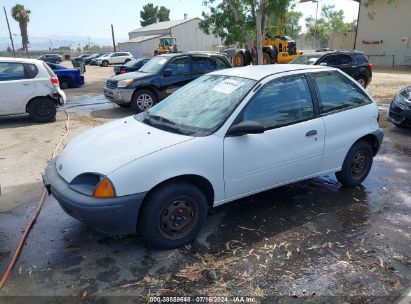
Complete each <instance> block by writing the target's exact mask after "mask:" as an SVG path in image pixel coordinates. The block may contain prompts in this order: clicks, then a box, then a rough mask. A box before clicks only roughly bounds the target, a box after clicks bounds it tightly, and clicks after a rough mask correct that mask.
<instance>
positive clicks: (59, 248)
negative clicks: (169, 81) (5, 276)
mask: <svg viewBox="0 0 411 304" xmlns="http://www.w3.org/2000/svg"><path fill="white" fill-rule="evenodd" d="M112 74H113V68H112V67H108V68H101V67H90V66H87V71H86V74H85V75H86V85H85V86H84V87H82V88H79V89H68V90H66V94H67V100H68V102H67V106H66V108H65V109H67V112H69V113H70V114H69V115H70V129H71V132H70V137H69V139H70V138H72V137H73V136H75V135H77V134H79V133H81V132H83V131H85V130H87V129H89V128H92V127H94V126H97V125H100V124H102V123H105V122H108V121H111V120H113V119H118V118H121V117H125V116H128V115H132V113H131V111H130V110H129V109H124V108H119V107H117V106H115V105H113V104H111V103H108V102H107V101H106V100H105V99H104V97H103V96H102V88H103V86H104V83H105V81H106V79H107V78H108V77H109V76H111V75H112ZM410 84H411V72H410V71H392V70H382V71H378V70H375V71H374V75H373V80H372V84H371V85H370V86H369V92H370V93H371V95H372V96H373V97H374V98H375V99H376V100H377V102H378V104H379V106H380V111H381V115H382V116H381V121H380V125H381V128H383V130H384V132H385V139H384V144H383V147H382V148H381V151H380V153H379V154H378V156H377V157H376V159H375V163H374V167H373V169H372V171H371V174H370V176H369V178H368V179H367V181H366V182H365V183H364V186H362V187H358V188H356V189H341V188H340V187H339V185H338V183H337V182H336V181H335V179H334V178H333V177H332V176H325V177H322V178H317V179H312V180H309V181H304V182H300V183H296V184H293V185H289V186H285V187H281V188H278V189H274V190H271V191H267V192H264V193H262V194H259V195H255V196H252V197H249V198H246V199H242V200H240V201H237V202H235V203H233V204H229V205H227V206H223V207H220V208H217V209H215V210H212V211H211V213H210V216H209V221H208V225H207V227H206V228H205V229H204V230H203V232H202V233H201V235H200V236H199V237H198V238H197V240H196V241H195V242H193V243H192V244H190V245H188V246H186V247H183V248H180V249H176V250H171V251H155V250H151V249H150V248H148V247H147V246H146V245H145V244H144V242H143V241H142V240H141V239H140V237H139V236H137V237H136V236H128V237H121V238H116V237H108V236H105V235H102V234H100V233H98V232H95V231H94V230H92V229H90V228H88V227H87V226H85V225H84V224H82V223H80V222H78V221H76V220H75V219H72V218H70V217H69V216H67V215H66V214H65V213H64V212H63V211H62V210H61V208H60V207H59V206H58V204H57V203H56V201H55V200H54V199H53V198H52V197H48V198H47V201H46V204H45V207H44V210H43V211H42V214H41V215H40V218H39V220H38V222H37V224H36V225H35V226H34V229H33V232H32V234H31V235H30V237H29V239H28V241H27V244H26V247H25V249H24V252H23V255H22V257H21V258H20V260H19V261H18V263H17V265H16V268H15V270H14V272H13V274H12V276H11V278H10V280H9V282H8V284H7V285H6V287H5V288H4V289H3V290H1V291H0V302H1V296H2V295H3V296H7V295H9V296H10V295H17V294H18V295H27V296H32V295H38V296H62V295H64V296H77V297H82V296H84V297H85V298H86V299H87V298H91V299H93V298H94V297H98V298H104V301H102V303H110V302H111V301H113V302H116V301H115V300H116V298H113V297H115V296H119V295H123V296H124V295H126V296H133V297H136V296H139V297H141V299H145V300H147V297H149V296H150V295H193V293H195V294H197V295H250V296H255V297H256V298H257V299H266V300H270V299H271V300H273V299H275V297H277V296H281V295H286V296H291V298H290V302H284V303H300V302H291V300H293V299H298V298H300V297H307V296H308V297H310V299H314V300H318V299H322V298H318V297H325V298H323V299H325V300H326V301H331V302H332V303H337V302H340V299H342V300H344V301H348V302H349V303H365V302H366V299H371V301H368V300H367V301H368V302H369V303H394V302H395V300H396V299H398V298H399V297H400V296H401V294H403V293H404V292H405V291H406V290H407V288H409V287H410V286H411V271H410V266H411V257H410V252H411V217H410V214H411V213H410V212H411V180H410V178H409V177H410V176H411V131H410V130H407V129H405V130H402V129H398V128H395V127H394V126H392V124H391V123H389V122H387V121H386V118H387V109H388V105H389V103H390V101H391V99H392V97H393V95H394V93H395V92H397V91H398V90H399V89H400V88H402V87H405V86H406V85H410ZM76 105H85V106H82V107H72V106H76ZM63 110H64V109H60V110H59V112H58V115H57V119H56V122H53V123H49V124H35V123H32V122H31V121H30V120H29V119H28V118H27V117H24V116H22V117H8V118H0V139H1V141H0V185H1V196H0V274H1V273H2V272H3V271H4V270H5V267H6V266H7V263H8V261H9V260H10V258H11V256H12V254H13V251H14V249H15V247H16V244H17V242H18V239H19V237H20V236H21V231H22V230H23V229H24V226H25V224H26V223H27V221H28V218H29V216H30V214H32V212H33V209H34V208H35V206H36V203H37V201H38V198H39V196H40V193H41V186H42V183H41V173H42V171H43V169H44V167H45V165H46V163H47V160H48V159H49V157H50V155H51V153H52V151H53V149H54V147H55V146H56V144H57V143H58V142H59V140H60V137H61V136H62V135H63V134H64V132H65V128H64V125H65V119H66V113H65V112H64V111H63ZM348 295H350V296H351V297H349V296H348ZM335 296H338V297H340V298H333V297H335ZM352 296H354V298H352ZM273 297H274V298H273ZM370 297H371V298H370ZM364 299H365V300H364ZM57 302H58V301H56V303H57ZM331 302H330V303H331ZM341 302H342V301H341ZM368 302H366V303H368Z"/></svg>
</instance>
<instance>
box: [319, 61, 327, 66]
mask: <svg viewBox="0 0 411 304" xmlns="http://www.w3.org/2000/svg"><path fill="white" fill-rule="evenodd" d="M319 65H321V66H327V65H328V64H327V62H321V63H320V64H319Z"/></svg>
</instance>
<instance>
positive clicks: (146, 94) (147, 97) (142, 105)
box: [131, 90, 157, 113]
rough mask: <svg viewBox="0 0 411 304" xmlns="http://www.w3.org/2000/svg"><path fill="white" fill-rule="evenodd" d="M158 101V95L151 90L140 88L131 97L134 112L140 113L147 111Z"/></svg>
mask: <svg viewBox="0 0 411 304" xmlns="http://www.w3.org/2000/svg"><path fill="white" fill-rule="evenodd" d="M156 102H157V97H156V95H155V94H154V93H153V92H152V91H149V90H138V91H137V92H135V93H134V94H133V97H132V99H131V108H132V109H133V111H134V112H136V113H140V112H144V111H147V110H148V109H150V108H151V107H152V106H154V105H155V104H156Z"/></svg>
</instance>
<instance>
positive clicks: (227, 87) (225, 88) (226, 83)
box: [212, 79, 244, 94]
mask: <svg viewBox="0 0 411 304" xmlns="http://www.w3.org/2000/svg"><path fill="white" fill-rule="evenodd" d="M243 84H244V82H241V81H238V80H233V79H226V80H223V81H222V82H220V83H219V84H217V85H216V86H215V87H214V88H212V90H213V91H215V92H219V93H223V94H231V93H232V92H234V91H235V90H237V89H238V88H239V87H241V86H242V85H243Z"/></svg>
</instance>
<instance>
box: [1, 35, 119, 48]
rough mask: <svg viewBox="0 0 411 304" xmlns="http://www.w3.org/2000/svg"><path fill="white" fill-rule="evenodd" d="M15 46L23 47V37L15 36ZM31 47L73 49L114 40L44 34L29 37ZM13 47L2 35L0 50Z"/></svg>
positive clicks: (117, 39)
mask: <svg viewBox="0 0 411 304" xmlns="http://www.w3.org/2000/svg"><path fill="white" fill-rule="evenodd" d="M124 40H127V38H125V37H122V38H116V42H121V41H124ZM13 41H14V46H15V48H16V49H18V48H21V37H20V36H13ZM29 41H30V44H29V49H32V50H48V49H49V47H51V46H52V47H53V48H58V47H60V46H70V47H71V48H72V49H77V47H78V46H79V45H80V47H81V48H82V47H84V46H85V45H87V44H91V45H93V44H96V45H111V44H112V40H111V39H107V38H94V37H83V36H42V37H35V36H30V37H29ZM8 46H10V47H11V43H10V38H9V37H5V36H0V51H4V50H6V49H7V47H8Z"/></svg>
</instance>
